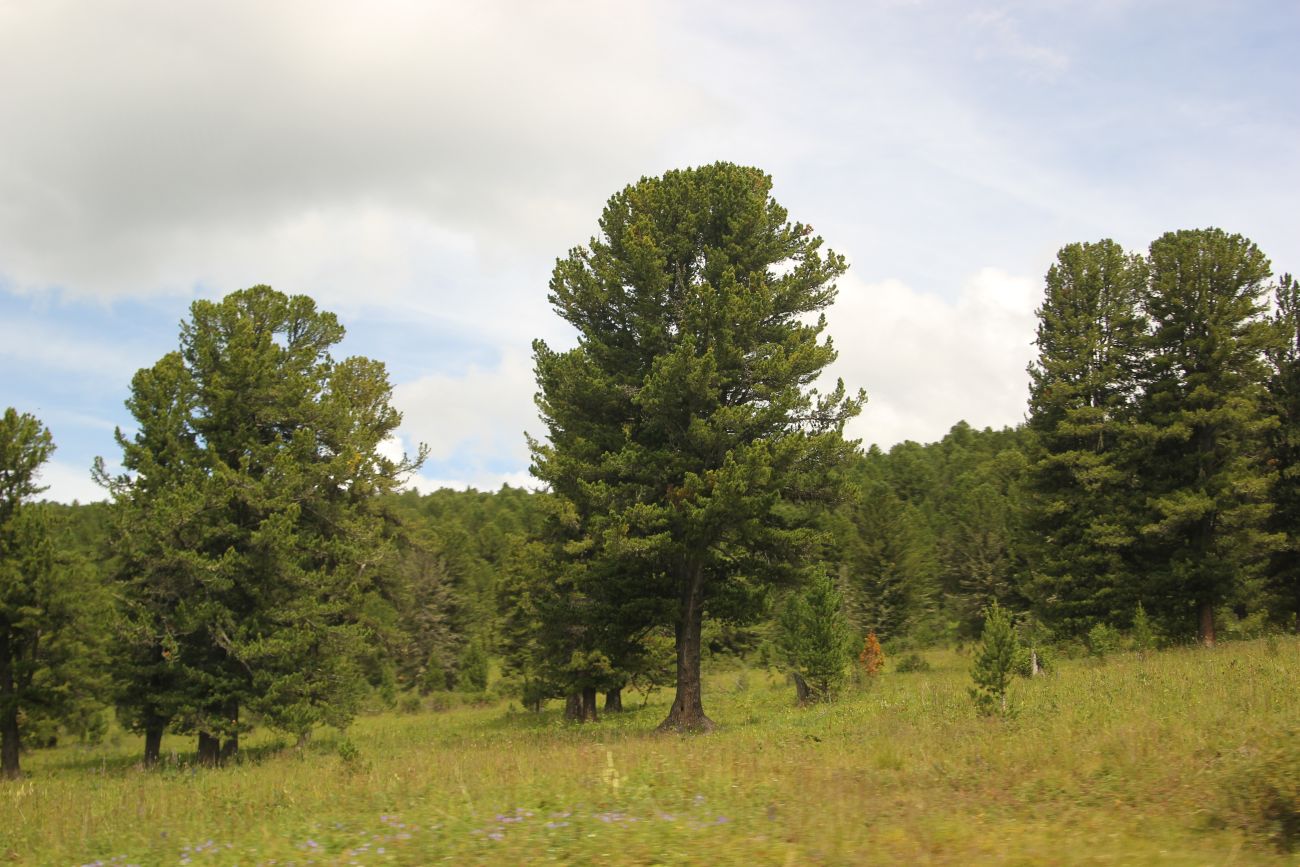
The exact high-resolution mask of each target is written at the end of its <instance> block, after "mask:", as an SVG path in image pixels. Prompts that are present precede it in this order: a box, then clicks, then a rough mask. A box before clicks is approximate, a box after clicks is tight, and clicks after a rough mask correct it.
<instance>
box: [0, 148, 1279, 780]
mask: <svg viewBox="0 0 1300 867" xmlns="http://www.w3.org/2000/svg"><path fill="white" fill-rule="evenodd" d="M844 269H845V263H844V260H843V258H842V257H840V256H838V255H837V254H835V253H834V252H833V251H829V250H824V249H822V242H821V239H820V238H817V237H815V236H813V235H812V232H811V230H810V229H809V228H807V227H806V226H804V225H802V224H799V223H791V222H790V221H789V220H788V219H787V217H786V213H785V211H784V209H783V208H781V207H780V205H778V204H777V203H776V202H775V201H774V200H773V199H772V198H771V197H770V178H767V176H766V175H763V174H762V173H761V172H758V171H757V170H754V169H747V168H744V167H738V166H732V165H729V164H716V165H714V166H706V167H702V168H700V169H692V170H686V171H682V172H670V173H668V174H666V175H664V176H663V177H661V178H648V179H643V180H642V181H641V182H639V183H637V184H634V185H631V186H629V187H628V188H626V189H625V190H623V191H622V192H620V193H618V194H616V195H615V196H614V197H613V198H612V199H611V200H610V203H609V205H608V206H607V207H606V209H605V212H604V214H603V215H602V218H601V221H600V234H599V235H598V237H597V238H595V239H593V241H592V243H591V245H590V246H588V247H581V248H575V250H573V251H572V252H571V253H570V254H569V256H568V257H567V258H564V259H561V260H559V262H557V265H556V269H555V273H554V277H553V280H552V284H551V294H550V299H551V302H552V304H553V306H554V307H555V308H556V311H557V313H558V314H559V315H561V316H562V317H563V318H565V319H566V321H568V322H569V323H570V324H571V325H573V326H574V327H575V328H576V329H577V331H578V333H579V335H580V339H579V343H578V345H577V347H575V348H574V349H571V350H567V351H555V350H552V349H551V348H550V347H548V346H546V345H545V344H543V343H540V342H539V343H538V344H536V345H535V346H534V357H535V362H536V371H537V378H538V388H539V397H538V401H539V407H540V408H541V411H542V416H543V420H544V422H545V424H546V426H547V431H546V433H547V436H546V439H545V440H537V441H531V442H530V445H531V448H532V452H533V472H534V475H535V476H536V477H537V478H538V479H539V481H540V482H541V483H542V485H543V487H542V490H541V491H540V492H535V493H534V492H528V491H524V490H519V489H512V488H503V489H502V490H500V491H498V492H494V493H479V492H474V491H467V492H453V491H438V492H435V493H432V494H427V495H421V494H418V493H414V492H410V491H402V490H401V485H402V483H403V481H404V480H405V479H406V478H408V477H409V476H410V474H411V473H412V472H414V471H415V470H416V469H418V467H419V466H420V463H421V461H422V460H423V451H421V452H420V453H417V454H416V455H414V456H405V457H403V458H402V459H401V460H397V461H394V460H392V459H389V458H386V457H384V456H383V455H382V454H381V452H380V449H379V445H380V444H381V443H383V442H384V441H385V440H386V439H387V437H388V436H389V435H390V434H391V433H392V431H393V430H395V428H396V426H397V424H398V423H399V422H400V416H399V415H398V414H397V413H396V411H395V410H393V408H392V407H391V387H390V385H389V384H388V380H387V374H386V372H385V370H384V368H383V365H382V363H380V362H376V361H372V360H369V359H364V358H348V359H343V360H341V361H340V360H335V359H334V358H333V357H332V356H331V355H330V349H331V347H333V346H335V345H337V343H338V342H339V340H341V339H342V336H343V329H342V326H341V325H340V324H339V323H338V321H337V319H336V318H335V317H334V316H333V315H332V314H329V313H327V312H324V311H320V310H318V309H317V308H316V306H315V304H314V303H313V302H312V301H311V299H309V298H306V297H305V296H285V295H283V294H281V293H278V292H275V291H274V290H272V289H270V288H269V287H254V288H252V289H248V290H244V291H242V292H238V293H234V294H232V295H230V296H227V298H225V299H223V300H221V301H216V302H213V301H198V302H195V303H194V305H193V306H192V307H191V313H190V317H189V318H188V319H187V320H186V321H185V322H183V323H182V327H181V334H180V341H179V347H178V350H177V351H175V352H172V353H169V354H168V355H166V356H164V357H163V358H162V359H160V360H159V361H158V362H157V363H156V364H155V365H154V366H152V367H150V368H146V369H143V370H141V371H140V372H139V373H138V374H137V375H136V377H135V378H134V380H133V382H132V385H131V397H130V399H129V400H128V403H127V406H128V409H129V410H130V411H131V413H132V416H133V417H134V418H135V420H136V429H135V431H134V432H132V433H131V434H129V435H128V434H124V433H121V432H119V434H118V445H119V447H120V449H121V453H122V460H121V463H122V466H123V467H124V471H123V472H122V473H121V474H118V475H110V474H109V473H108V472H107V471H106V470H105V469H104V464H103V463H100V464H98V465H97V467H96V474H97V477H98V478H99V480H100V481H101V483H102V484H103V485H104V486H105V488H106V490H107V491H108V492H109V494H110V497H111V501H110V502H109V503H104V504H88V505H81V506H59V505H56V504H49V503H40V502H38V501H37V498H38V496H39V492H40V488H39V484H38V483H37V473H38V470H39V466H40V464H41V463H43V462H44V461H45V460H47V459H48V457H49V455H50V453H51V452H52V450H53V447H54V444H53V442H52V441H51V440H50V437H49V433H48V431H47V430H45V428H44V427H43V426H42V425H41V424H40V422H39V420H37V419H35V418H33V417H32V416H30V415H27V414H23V413H19V412H17V411H16V410H12V409H11V410H9V411H7V412H6V414H5V416H4V421H3V425H2V426H0V433H2V434H3V436H0V470H3V472H0V487H2V488H3V490H0V569H2V570H3V582H2V583H0V736H2V738H0V739H2V740H3V759H4V762H3V766H4V772H5V774H6V775H10V776H12V775H16V774H17V772H18V762H19V749H20V744H21V745H24V746H26V747H35V746H39V745H41V744H45V743H49V742H51V741H52V740H53V739H54V738H56V737H57V736H59V734H60V733H62V734H63V735H64V736H67V735H71V736H80V737H85V738H93V737H95V736H96V734H97V733H99V732H102V730H103V728H104V727H105V724H106V722H105V721H106V717H105V714H106V713H108V712H110V711H111V712H113V713H115V714H116V718H117V719H118V721H120V723H121V724H122V725H123V726H124V727H126V728H127V729H129V730H131V731H134V732H137V733H139V734H141V735H143V736H144V738H145V762H146V764H148V763H153V762H156V761H157V760H158V758H159V745H160V743H161V738H162V735H163V733H164V732H166V731H171V732H174V733H180V734H190V735H193V736H195V737H196V738H197V742H198V758H199V760H200V761H201V762H205V763H218V762H220V761H222V760H223V759H224V758H228V757H230V756H231V755H233V754H235V752H236V751H237V750H238V742H239V736H240V734H241V733H243V732H246V731H248V730H249V729H250V728H251V727H252V726H253V725H255V724H264V725H269V726H272V727H275V728H277V729H280V730H283V731H285V732H288V733H291V734H293V735H296V736H298V737H299V738H306V737H308V736H310V733H311V731H312V730H313V728H314V727H316V726H318V725H320V724H333V725H337V726H346V725H347V724H348V722H349V721H350V720H351V719H352V717H353V716H355V714H356V713H358V712H360V710H361V709H362V708H363V707H365V706H367V705H369V704H373V703H376V702H379V703H383V702H393V701H397V700H399V696H401V695H403V694H405V695H430V694H436V693H446V692H449V691H459V692H461V693H468V694H482V693H483V691H484V690H485V689H486V688H487V687H488V681H489V670H490V667H491V666H493V665H499V666H500V671H501V677H500V678H499V679H498V680H497V681H496V687H495V688H496V690H497V691H498V693H499V694H509V695H511V696H512V697H513V698H515V699H516V700H519V701H521V702H522V703H523V704H525V705H526V706H528V707H532V708H539V707H541V705H542V703H543V702H545V701H546V700H548V699H562V700H564V701H565V702H566V712H567V713H568V714H569V715H570V716H571V717H574V718H577V719H591V718H594V717H595V716H596V714H597V707H596V699H597V695H598V694H602V693H603V694H604V695H605V708H606V709H612V710H617V709H618V708H619V707H621V702H622V697H623V692H624V690H629V689H632V690H643V691H644V690H649V689H652V688H655V687H659V686H666V685H669V684H673V685H675V688H676V696H675V700H674V703H673V706H672V709H671V710H670V713H669V717H668V718H667V719H666V720H665V722H664V727H665V728H669V729H675V730H684V729H707V728H709V727H711V725H712V723H711V722H710V721H709V720H708V717H707V716H706V715H705V713H704V709H703V704H702V700H701V682H700V661H701V659H702V658H705V657H707V656H710V655H737V656H755V657H757V658H761V659H763V660H765V661H771V662H773V663H775V664H778V665H782V666H784V667H786V668H789V669H790V670H792V671H793V672H794V673H796V674H799V673H800V667H801V665H803V664H804V663H805V662H806V659H807V656H808V653H809V649H808V647H807V646H806V642H804V645H805V646H800V642H798V641H792V640H791V639H790V636H791V635H792V634H798V635H803V636H805V637H806V636H808V635H813V634H820V633H819V629H818V628H817V624H819V623H827V622H830V621H832V620H833V621H835V623H836V624H838V625H837V626H836V627H835V629H828V630H825V632H826V634H827V635H828V636H830V637H829V638H827V641H832V642H840V643H842V644H843V647H842V648H840V650H843V649H845V648H847V647H849V646H861V644H862V642H863V640H864V638H866V637H867V636H868V635H873V636H875V637H876V638H879V639H880V640H881V641H883V642H885V644H886V646H887V647H890V648H894V649H898V648H905V647H907V646H909V645H911V646H924V645H931V644H936V643H945V642H961V641H968V640H971V639H973V638H974V637H975V636H976V635H978V634H979V631H980V629H981V627H982V625H983V622H984V614H985V612H986V611H987V610H988V608H989V606H990V605H993V604H995V603H996V604H997V605H998V606H999V607H1000V609H1001V610H1006V611H1009V612H1011V613H1012V615H1013V619H1014V620H1015V622H1016V624H1017V627H1016V628H1017V629H1019V630H1021V631H1023V632H1025V633H1026V634H1030V633H1032V635H1033V640H1034V641H1035V642H1037V643H1039V644H1043V645H1046V644H1048V643H1051V642H1058V643H1067V644H1068V643H1070V642H1080V641H1084V640H1086V638H1087V636H1088V635H1089V633H1090V632H1091V631H1092V630H1094V629H1096V628H1097V627H1098V626H1105V627H1113V628H1120V629H1125V628H1129V627H1130V626H1131V625H1132V623H1133V620H1134V618H1135V617H1139V616H1140V617H1143V618H1146V617H1148V616H1149V617H1150V618H1151V620H1152V621H1153V622H1154V623H1155V624H1157V626H1158V627H1159V629H1160V631H1161V632H1162V634H1163V635H1164V636H1165V638H1166V640H1168V641H1170V642H1181V641H1186V640H1192V639H1199V640H1200V641H1201V642H1203V643H1206V644H1212V643H1213V642H1214V641H1215V640H1216V637H1218V636H1221V635H1222V634H1224V633H1225V632H1226V633H1228V634H1249V633H1250V632H1251V631H1252V630H1261V629H1265V628H1278V627H1282V628H1285V627H1289V628H1294V626H1295V620H1296V614H1297V609H1298V608H1300V576H1298V572H1297V570H1298V568H1300V565H1298V556H1300V542H1298V540H1297V528H1298V527H1300V515H1297V513H1296V512H1297V508H1300V497H1298V496H1297V485H1296V475H1297V473H1298V472H1300V470H1297V452H1298V451H1300V428H1298V424H1300V403H1298V401H1300V287H1298V285H1297V283H1296V282H1295V281H1293V280H1292V279H1291V278H1290V277H1282V278H1280V279H1274V277H1273V274H1272V271H1271V266H1270V264H1269V262H1268V260H1267V258H1266V257H1265V256H1264V255H1263V254H1262V253H1261V252H1260V251H1259V250H1258V248H1257V247H1256V246H1255V245H1254V244H1253V243H1252V242H1250V241H1249V240H1247V239H1245V238H1242V237H1241V236H1237V235H1231V234H1228V233H1226V232H1222V231H1220V230H1217V229H1206V230H1190V231H1180V232H1173V233H1169V234H1167V235H1164V236H1162V237H1161V238H1159V239H1157V240H1156V241H1154V242H1153V243H1152V244H1151V246H1150V248H1149V250H1148V251H1147V252H1146V253H1145V254H1135V253H1132V252H1128V251H1125V250H1123V249H1121V248H1120V247H1119V246H1118V245H1116V244H1114V243H1113V242H1110V241H1100V242H1096V243H1085V244H1072V245H1069V246H1067V247H1065V248H1063V249H1062V250H1061V252H1060V254H1059V256H1058V259H1057V261H1056V263H1055V264H1054V265H1053V266H1052V268H1051V270H1050V271H1049V272H1048V274H1047V278H1046V281H1045V296H1044V301H1043V304H1042V306H1041V308H1040V310H1039V325H1038V332H1037V338H1036V344H1037V346H1038V357H1037V359H1036V361H1035V362H1034V364H1033V365H1032V366H1031V369H1030V376H1031V384H1030V394H1029V410H1028V413H1027V417H1026V421H1025V423H1024V424H1022V425H1019V426H1017V427H1015V428H1008V429H1003V430H989V429H985V430H977V429H974V428H972V427H971V426H969V425H967V424H965V423H964V422H960V423H958V424H956V425H955V426H954V427H953V428H952V429H951V430H950V431H949V433H948V434H947V435H946V436H945V437H944V438H943V439H942V440H940V441H938V442H935V443H930V444H924V445H923V444H918V443H914V442H904V443H901V444H898V445H896V446H894V447H892V448H890V449H889V450H888V451H884V450H881V449H879V448H875V447H873V448H871V449H869V450H867V451H866V452H865V453H864V452H862V451H860V450H859V449H857V448H856V444H855V443H853V442H851V441H847V440H845V439H844V437H843V428H844V424H845V423H846V421H848V420H849V419H850V418H852V417H853V416H854V415H855V414H856V413H857V411H858V409H859V407H860V406H861V403H862V401H863V400H864V399H865V396H864V395H861V394H860V393H859V394H857V395H854V394H852V393H850V392H848V391H846V390H845V388H844V386H843V385H842V384H840V385H838V386H837V387H835V388H832V389H830V390H828V391H826V392H822V393H818V392H817V391H816V390H815V384H816V382H817V381H818V378H819V376H820V374H821V372H822V370H823V369H824V368H825V367H826V365H827V364H829V362H830V361H831V360H832V359H833V358H834V349H833V347H832V346H831V344H830V342H829V340H827V339H826V338H825V337H824V335H823V331H824V327H825V321H824V319H818V318H816V314H819V313H820V312H821V311H823V310H824V309H825V308H826V307H827V306H828V305H829V304H830V303H832V302H833V300H834V296H835V279H836V278H837V277H838V276H839V275H840V274H842V273H843V271H844ZM831 633H835V635H832V634H831ZM846 636H847V637H846Z"/></svg>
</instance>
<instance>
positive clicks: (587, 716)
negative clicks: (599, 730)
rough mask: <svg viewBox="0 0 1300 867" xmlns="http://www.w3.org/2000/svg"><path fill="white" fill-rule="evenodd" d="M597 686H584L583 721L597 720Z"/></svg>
mask: <svg viewBox="0 0 1300 867" xmlns="http://www.w3.org/2000/svg"><path fill="white" fill-rule="evenodd" d="M596 720H597V715H596V688H595V687H594V686H584V687H583V688H582V721H583V722H596Z"/></svg>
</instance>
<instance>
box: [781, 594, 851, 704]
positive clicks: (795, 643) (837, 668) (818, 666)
mask: <svg viewBox="0 0 1300 867" xmlns="http://www.w3.org/2000/svg"><path fill="white" fill-rule="evenodd" d="M777 624H778V626H779V627H780V634H779V639H778V641H779V645H780V648H781V653H782V655H783V656H784V657H785V661H786V664H787V665H788V666H789V667H790V672H791V674H792V675H793V677H794V678H795V683H796V684H797V685H798V688H799V700H800V703H801V704H807V703H810V702H818V701H830V700H831V699H833V698H835V696H836V694H837V693H838V692H839V690H840V687H842V686H843V685H844V680H845V677H846V676H847V669H848V666H849V662H850V661H851V660H852V659H853V643H854V638H853V632H852V630H851V629H850V628H849V625H848V622H847V621H846V620H845V619H844V611H843V602H842V600H841V598H840V594H839V591H838V590H836V588H835V582H834V581H832V580H831V579H830V577H829V576H826V575H817V576H814V578H813V579H812V580H811V581H810V582H809V584H808V586H807V587H806V588H804V589H803V590H802V591H801V592H799V593H797V594H795V595H794V596H793V597H792V598H791V599H790V600H789V601H788V602H786V604H785V605H784V606H783V607H782V608H781V610H780V612H779V614H778V615H777Z"/></svg>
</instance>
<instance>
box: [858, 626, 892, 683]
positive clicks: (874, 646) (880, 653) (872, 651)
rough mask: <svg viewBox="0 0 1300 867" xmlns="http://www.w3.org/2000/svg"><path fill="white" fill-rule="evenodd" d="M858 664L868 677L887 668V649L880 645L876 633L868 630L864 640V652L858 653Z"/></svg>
mask: <svg viewBox="0 0 1300 867" xmlns="http://www.w3.org/2000/svg"><path fill="white" fill-rule="evenodd" d="M858 666H859V667H860V668H861V669H862V673H863V674H865V675H866V676H867V677H875V676H876V675H878V674H880V672H881V671H883V670H884V668H885V651H884V650H883V649H881V647H880V639H878V638H876V633H874V632H868V633H867V638H866V640H865V641H863V642H862V652H861V653H859V654H858Z"/></svg>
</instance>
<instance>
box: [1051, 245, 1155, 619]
mask: <svg viewBox="0 0 1300 867" xmlns="http://www.w3.org/2000/svg"><path fill="white" fill-rule="evenodd" d="M1146 276H1147V268H1146V263H1145V262H1144V261H1143V260H1142V258H1141V257H1139V256H1135V255H1129V254H1127V253H1125V252H1124V250H1123V249H1122V248H1121V247H1120V246H1119V245H1118V244H1116V243H1115V242H1114V241H1110V240H1104V241H1099V242H1097V243H1093V244H1071V245H1069V246H1066V247H1064V248H1062V249H1061V251H1060V252H1059V253H1058V254H1057V261H1056V263H1055V264H1054V265H1053V266H1052V267H1051V269H1050V270H1049V271H1048V273H1047V281H1046V283H1047V285H1046V297H1045V298H1044V301H1043V304H1042V306H1041V307H1040V308H1039V310H1038V317H1039V322H1038V336H1037V341H1036V343H1037V345H1038V358H1037V359H1036V360H1035V362H1034V363H1033V364H1031V365H1030V368H1029V373H1030V378H1031V385H1030V396H1029V430H1030V432H1031V434H1032V435H1033V439H1032V447H1031V456H1032V463H1031V466H1030V472H1029V474H1028V483H1029V485H1028V486H1029V490H1030V494H1031V496H1030V499H1029V503H1028V506H1029V510H1030V518H1029V521H1030V527H1031V529H1032V530H1033V531H1034V533H1035V535H1036V537H1037V538H1038V539H1040V540H1041V543H1042V544H1041V545H1036V546H1035V548H1034V552H1033V560H1034V566H1033V577H1032V579H1031V580H1030V582H1029V583H1028V586H1027V587H1026V591H1027V593H1028V595H1029V596H1031V597H1032V599H1033V601H1034V603H1035V607H1036V608H1037V609H1038V611H1039V613H1040V614H1041V615H1042V616H1043V617H1044V618H1045V619H1047V620H1049V621H1051V622H1052V623H1054V624H1055V625H1056V626H1057V627H1058V628H1060V629H1062V630H1063V631H1065V632H1066V633H1069V634H1076V635H1078V634H1083V633H1084V632H1087V630H1088V629H1089V628H1091V626H1092V625H1093V624H1095V623H1097V622H1099V621H1114V620H1116V619H1122V618H1123V617H1124V616H1125V615H1126V614H1127V612H1129V611H1131V610H1132V608H1133V594H1134V592H1135V589H1136V588H1135V587H1134V578H1133V564H1132V551H1131V548H1132V545H1133V542H1134V541H1135V539H1136V536H1137V525H1138V520H1139V518H1138V515H1137V514H1136V513H1135V510H1136V509H1137V508H1138V505H1139V504H1138V499H1137V492H1136V491H1135V490H1134V487H1135V480H1136V475H1137V472H1138V468H1137V467H1136V466H1134V464H1133V458H1134V457H1135V454H1134V451H1133V449H1132V443H1133V424H1134V411H1135V407H1136V401H1137V396H1138V389H1139V382H1138V376H1139V372H1140V369H1141V361H1142V353H1143V350H1144V346H1143V339H1144V336H1145V332H1146V326H1145V321H1144V318H1143V316H1142V313H1141V312H1140V310H1139V307H1138V301H1139V298H1140V296H1141V294H1142V291H1143V288H1144V286H1145V284H1146Z"/></svg>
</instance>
